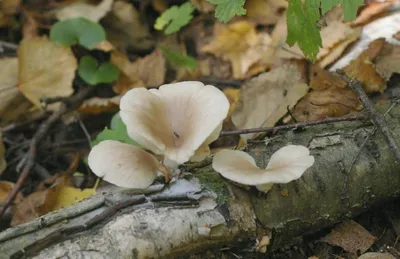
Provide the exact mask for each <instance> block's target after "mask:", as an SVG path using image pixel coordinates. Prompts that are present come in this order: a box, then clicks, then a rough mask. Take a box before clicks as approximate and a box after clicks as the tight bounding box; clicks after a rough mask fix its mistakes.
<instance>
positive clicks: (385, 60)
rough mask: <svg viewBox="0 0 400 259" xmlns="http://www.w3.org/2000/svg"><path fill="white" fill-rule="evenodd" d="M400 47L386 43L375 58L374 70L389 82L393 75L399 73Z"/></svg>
mask: <svg viewBox="0 0 400 259" xmlns="http://www.w3.org/2000/svg"><path fill="white" fill-rule="evenodd" d="M399 60H400V46H397V45H392V44H389V43H386V44H385V46H384V47H383V49H382V51H381V52H380V53H379V55H378V56H377V57H376V58H375V61H374V63H375V68H376V71H377V72H378V74H379V75H381V76H382V77H383V79H385V80H386V81H389V79H390V77H391V76H392V75H393V73H400V62H399Z"/></svg>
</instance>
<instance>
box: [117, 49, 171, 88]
mask: <svg viewBox="0 0 400 259" xmlns="http://www.w3.org/2000/svg"><path fill="white" fill-rule="evenodd" d="M111 63H113V64H114V65H116V66H117V67H118V68H119V69H120V71H121V75H120V77H119V78H118V80H117V83H116V85H114V87H113V90H114V91H115V92H116V93H118V94H121V95H123V94H124V93H126V92H127V91H128V90H129V89H132V88H135V87H147V86H159V85H162V84H163V83H164V81H165V73H166V60H165V58H164V55H163V54H162V53H161V51H160V50H155V51H153V52H152V53H151V54H149V55H147V56H145V57H144V58H140V59H137V60H135V61H134V62H133V63H132V62H130V61H129V59H128V58H127V57H126V56H125V55H123V54H122V53H119V52H112V53H111Z"/></svg>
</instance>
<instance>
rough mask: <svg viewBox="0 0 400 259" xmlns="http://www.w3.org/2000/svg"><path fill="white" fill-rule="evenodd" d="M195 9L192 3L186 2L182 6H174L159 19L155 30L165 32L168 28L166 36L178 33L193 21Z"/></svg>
mask: <svg viewBox="0 0 400 259" xmlns="http://www.w3.org/2000/svg"><path fill="white" fill-rule="evenodd" d="M194 9H195V8H194V6H193V5H192V3H190V2H186V3H184V4H182V5H181V6H176V5H174V6H172V7H170V8H168V9H167V10H166V11H165V12H163V13H162V15H161V16H160V17H158V18H157V20H156V23H155V24H154V28H155V29H156V30H163V29H164V28H165V27H167V28H166V29H165V34H171V33H174V32H177V31H179V29H180V28H182V27H183V26H185V25H186V24H188V23H189V22H190V21H191V20H192V18H193V15H192V13H193V11H194Z"/></svg>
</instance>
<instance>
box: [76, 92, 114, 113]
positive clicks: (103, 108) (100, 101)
mask: <svg viewBox="0 0 400 259" xmlns="http://www.w3.org/2000/svg"><path fill="white" fill-rule="evenodd" d="M119 99H120V97H119V96H116V97H113V98H100V97H93V98H90V99H88V100H85V102H84V103H83V104H82V105H81V107H80V108H79V110H78V111H79V112H81V113H84V114H101V113H103V112H112V111H118V110H119Z"/></svg>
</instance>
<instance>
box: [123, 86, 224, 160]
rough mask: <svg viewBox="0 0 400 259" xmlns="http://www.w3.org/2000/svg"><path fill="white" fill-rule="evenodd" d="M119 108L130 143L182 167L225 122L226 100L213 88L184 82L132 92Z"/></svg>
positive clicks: (128, 93) (137, 89) (133, 90)
mask: <svg viewBox="0 0 400 259" xmlns="http://www.w3.org/2000/svg"><path fill="white" fill-rule="evenodd" d="M120 108H121V111H120V115H121V118H122V120H123V122H124V123H125V124H126V126H127V131H128V135H129V136H130V137H131V138H132V139H133V140H135V141H136V142H137V143H139V144H140V145H142V146H143V147H145V148H146V149H148V150H151V151H152V152H154V153H156V154H163V155H164V156H165V158H166V159H168V160H172V161H175V162H176V163H178V164H182V163H185V162H187V161H188V160H189V159H190V158H191V157H192V156H193V155H194V154H195V152H196V150H197V149H198V148H199V147H200V146H201V145H202V144H203V143H205V142H207V141H206V140H207V138H208V137H209V136H210V135H211V134H212V133H213V131H214V130H216V129H217V128H218V126H219V124H220V123H221V122H222V121H223V120H224V119H225V117H226V115H227V114H228V110H229V101H228V99H227V98H226V96H225V95H224V93H223V92H221V91H220V90H219V89H218V88H216V87H214V86H212V85H204V84H203V83H201V82H196V81H186V82H180V83H174V84H167V85H162V86H160V88H159V89H151V90H147V89H145V88H135V89H132V90H130V91H128V92H127V93H126V94H125V95H124V96H123V97H122V98H121V103H120ZM214 140H215V139H214Z"/></svg>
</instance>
